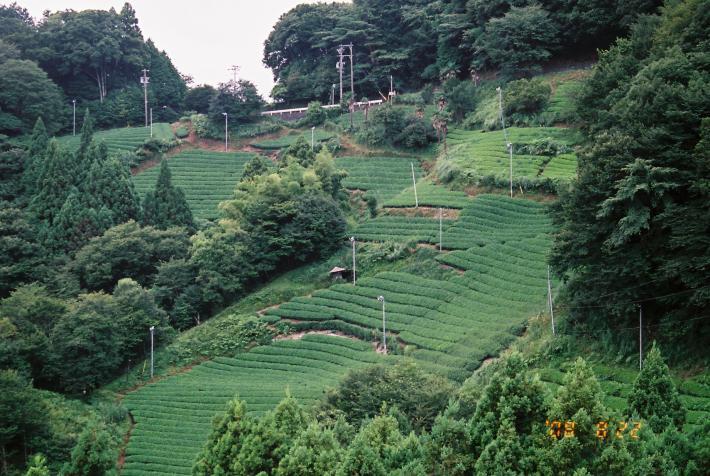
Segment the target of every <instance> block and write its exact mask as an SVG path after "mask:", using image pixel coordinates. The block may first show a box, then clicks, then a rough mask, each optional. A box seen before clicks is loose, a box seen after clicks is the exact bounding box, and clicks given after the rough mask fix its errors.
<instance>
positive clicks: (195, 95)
mask: <svg viewBox="0 0 710 476" xmlns="http://www.w3.org/2000/svg"><path fill="white" fill-rule="evenodd" d="M215 94H217V90H216V89H215V88H213V87H212V86H210V85H209V84H203V85H200V86H195V87H194V88H190V89H188V90H187V92H186V93H185V109H186V110H188V111H195V112H197V113H199V114H207V112H208V110H209V107H210V101H211V100H212V97H213V96H214V95H215Z"/></svg>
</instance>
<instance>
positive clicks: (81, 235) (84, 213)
mask: <svg viewBox="0 0 710 476" xmlns="http://www.w3.org/2000/svg"><path fill="white" fill-rule="evenodd" d="M112 221H113V220H112V214H111V211H110V210H108V209H107V208H105V207H101V208H100V209H99V210H98V211H97V210H95V209H94V208H90V207H87V206H86V204H85V202H84V201H83V200H82V199H81V193H80V192H79V190H78V189H77V188H76V187H74V188H72V190H71V192H70V193H69V196H68V197H67V199H66V201H65V202H64V204H63V205H62V208H61V209H60V210H59V213H57V215H56V217H55V218H54V220H52V226H51V231H50V233H49V236H50V246H52V247H53V248H55V249H57V250H66V251H70V252H73V251H76V250H78V249H79V248H81V247H82V246H83V245H84V244H86V242H87V241H89V239H90V238H92V237H94V236H98V235H100V234H101V233H103V232H104V231H105V230H107V229H108V228H110V227H111V225H112Z"/></svg>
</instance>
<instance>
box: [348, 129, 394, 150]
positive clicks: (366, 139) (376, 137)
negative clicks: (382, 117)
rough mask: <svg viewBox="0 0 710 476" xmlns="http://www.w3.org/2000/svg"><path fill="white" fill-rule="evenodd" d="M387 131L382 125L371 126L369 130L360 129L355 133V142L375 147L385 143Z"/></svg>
mask: <svg viewBox="0 0 710 476" xmlns="http://www.w3.org/2000/svg"><path fill="white" fill-rule="evenodd" d="M386 137H387V131H386V129H385V127H384V126H382V125H372V124H371V125H370V126H369V127H367V128H364V129H360V130H359V131H357V132H356V133H355V140H356V141H358V142H359V143H361V144H365V145H367V146H370V147H375V146H378V145H382V144H384V143H385V141H386Z"/></svg>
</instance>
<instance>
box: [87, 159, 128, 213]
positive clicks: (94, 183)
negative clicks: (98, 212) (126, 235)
mask: <svg viewBox="0 0 710 476" xmlns="http://www.w3.org/2000/svg"><path fill="white" fill-rule="evenodd" d="M85 190H86V193H85V195H86V196H85V200H86V201H87V202H88V203H87V206H92V207H94V208H97V207H98V208H100V207H101V206H103V207H105V208H106V209H108V210H110V211H111V214H112V221H113V223H115V224H117V225H118V224H121V223H125V222H127V221H129V220H137V219H138V217H139V215H140V202H139V200H138V195H137V194H136V191H135V187H134V185H133V181H132V180H131V173H130V172H129V170H128V167H127V166H126V165H125V164H124V163H123V162H121V161H120V160H119V159H117V158H115V157H112V158H104V159H101V160H94V161H93V163H92V164H91V168H90V169H89V173H88V178H87V180H86V185H85Z"/></svg>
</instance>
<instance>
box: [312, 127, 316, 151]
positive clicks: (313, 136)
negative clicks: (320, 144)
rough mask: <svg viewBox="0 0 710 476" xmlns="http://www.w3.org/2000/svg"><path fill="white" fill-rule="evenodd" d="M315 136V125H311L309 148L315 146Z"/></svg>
mask: <svg viewBox="0 0 710 476" xmlns="http://www.w3.org/2000/svg"><path fill="white" fill-rule="evenodd" d="M315 137H316V126H313V127H311V150H313V148H314V147H315V146H316V144H315Z"/></svg>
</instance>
